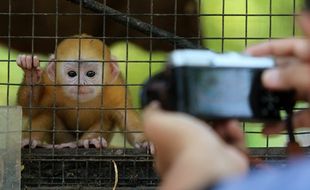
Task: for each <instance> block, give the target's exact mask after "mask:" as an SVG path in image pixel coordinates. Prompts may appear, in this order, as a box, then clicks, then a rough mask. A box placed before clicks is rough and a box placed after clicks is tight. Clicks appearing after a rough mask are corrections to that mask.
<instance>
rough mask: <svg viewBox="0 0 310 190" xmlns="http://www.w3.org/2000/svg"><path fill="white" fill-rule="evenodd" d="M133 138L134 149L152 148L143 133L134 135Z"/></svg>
mask: <svg viewBox="0 0 310 190" xmlns="http://www.w3.org/2000/svg"><path fill="white" fill-rule="evenodd" d="M133 137H134V147H135V148H152V146H151V143H150V142H148V141H147V140H146V138H145V136H144V133H135V134H133Z"/></svg>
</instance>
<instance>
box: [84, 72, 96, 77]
mask: <svg viewBox="0 0 310 190" xmlns="http://www.w3.org/2000/svg"><path fill="white" fill-rule="evenodd" d="M95 75H96V72H95V71H87V73H86V76H88V77H94V76H95Z"/></svg>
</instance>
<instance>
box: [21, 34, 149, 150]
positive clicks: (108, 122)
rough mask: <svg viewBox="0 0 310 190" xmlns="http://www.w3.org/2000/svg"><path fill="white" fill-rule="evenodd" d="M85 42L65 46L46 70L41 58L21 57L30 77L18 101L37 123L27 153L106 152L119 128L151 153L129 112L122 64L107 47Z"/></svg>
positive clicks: (30, 126)
mask: <svg viewBox="0 0 310 190" xmlns="http://www.w3.org/2000/svg"><path fill="white" fill-rule="evenodd" d="M81 38H82V39H79V37H78V36H75V39H65V40H63V41H62V42H61V43H60V44H59V45H58V47H57V49H56V52H55V54H53V55H51V56H50V58H49V62H48V64H47V67H46V68H45V69H42V68H41V67H40V61H39V59H38V57H37V56H31V55H20V56H18V58H17V61H16V62H17V64H18V66H19V67H21V68H22V69H23V71H24V73H25V75H24V80H23V83H22V84H23V85H22V86H21V87H20V88H19V91H18V100H17V101H18V104H19V105H21V106H23V114H24V116H25V117H28V118H31V121H29V122H27V124H26V125H25V126H24V130H25V131H24V132H23V140H22V147H25V146H30V147H31V148H35V147H37V146H40V147H46V148H50V147H56V148H65V147H70V148H74V147H77V146H80V147H85V148H89V147H91V146H94V147H96V148H104V147H107V146H108V143H109V142H110V140H111V137H112V135H111V131H112V130H113V129H114V127H115V126H118V127H119V128H120V129H121V131H123V132H124V134H125V136H126V138H127V139H128V141H129V142H130V143H131V144H132V145H133V146H135V147H146V146H147V142H146V140H145V137H144V134H143V128H142V124H141V120H140V118H139V115H138V113H137V112H136V111H134V110H132V109H127V110H125V108H131V107H132V102H131V99H130V95H129V94H128V92H126V88H125V87H124V80H123V77H122V75H121V73H120V70H119V66H118V64H117V62H116V60H113V58H112V56H111V53H110V50H109V49H108V47H107V46H106V45H105V44H104V43H103V42H102V41H100V40H97V39H90V38H91V37H90V36H87V35H82V36H81ZM86 38H87V39H86ZM27 130H28V131H27ZM54 143H56V144H55V145H52V144H54Z"/></svg>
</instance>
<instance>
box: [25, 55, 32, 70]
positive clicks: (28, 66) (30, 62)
mask: <svg viewBox="0 0 310 190" xmlns="http://www.w3.org/2000/svg"><path fill="white" fill-rule="evenodd" d="M26 65H27V69H29V70H30V69H32V68H33V67H32V56H31V55H27V56H26Z"/></svg>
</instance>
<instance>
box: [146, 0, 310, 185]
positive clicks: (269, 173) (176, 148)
mask: <svg viewBox="0 0 310 190" xmlns="http://www.w3.org/2000/svg"><path fill="white" fill-rule="evenodd" d="M306 4H307V5H310V3H309V1H307V2H306ZM299 22H300V26H301V28H302V30H303V31H304V35H305V37H304V38H302V39H298V38H292V39H283V40H274V41H270V42H266V43H262V44H259V45H256V46H253V47H250V48H248V49H247V50H246V53H248V54H251V55H253V56H270V55H271V56H274V57H275V58H276V60H277V62H278V64H279V66H278V67H276V68H273V69H270V70H267V71H265V72H264V73H263V76H262V81H263V84H264V86H265V87H266V88H269V89H271V90H287V89H294V90H295V91H296V94H297V99H298V100H303V101H307V102H310V14H309V12H306V11H304V12H303V13H302V16H301V17H300V19H299ZM143 119H144V126H145V133H146V135H147V137H148V138H149V140H150V141H151V142H152V143H153V144H154V146H155V150H156V152H155V155H154V157H155V161H156V162H155V167H156V169H157V172H158V174H159V175H160V176H161V178H162V182H161V185H160V189H164V190H174V189H176V190H183V189H184V190H192V189H214V190H243V189H244V190H248V189H252V190H256V189H257V190H258V189H259V190H261V189H264V190H269V189H270V190H271V189H272V190H274V189H281V190H288V189H297V190H306V189H307V190H308V189H310V180H309V179H310V160H309V158H306V157H305V158H300V159H296V160H295V162H294V163H292V164H290V165H289V166H288V167H286V168H282V169H264V170H260V171H255V172H252V173H251V172H249V174H247V171H248V162H247V158H246V157H245V155H244V154H242V152H241V151H239V150H237V149H236V148H234V147H233V146H231V145H228V144H227V143H225V142H224V141H223V140H222V139H221V138H220V136H219V135H217V134H216V133H215V131H214V130H212V129H211V127H210V126H209V125H207V124H206V123H205V122H203V121H200V120H199V119H196V118H194V117H192V116H189V115H187V114H184V113H173V112H168V111H163V110H161V109H160V105H159V104H158V103H156V102H153V103H152V104H151V105H150V106H149V107H148V108H146V109H145V111H144V114H143ZM293 123H294V126H295V127H310V110H309V109H306V110H303V111H299V112H296V113H294V116H293ZM224 125H225V127H226V128H227V129H230V128H231V129H235V128H236V127H235V126H236V123H235V124H234V123H232V122H231V121H229V122H227V123H225V124H224ZM284 128H285V125H284V123H282V122H279V123H272V124H266V126H265V127H264V129H263V132H264V134H276V133H279V132H281V131H282V130H284ZM238 134H239V131H238V130H235V131H231V135H233V136H234V135H235V136H238Z"/></svg>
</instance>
